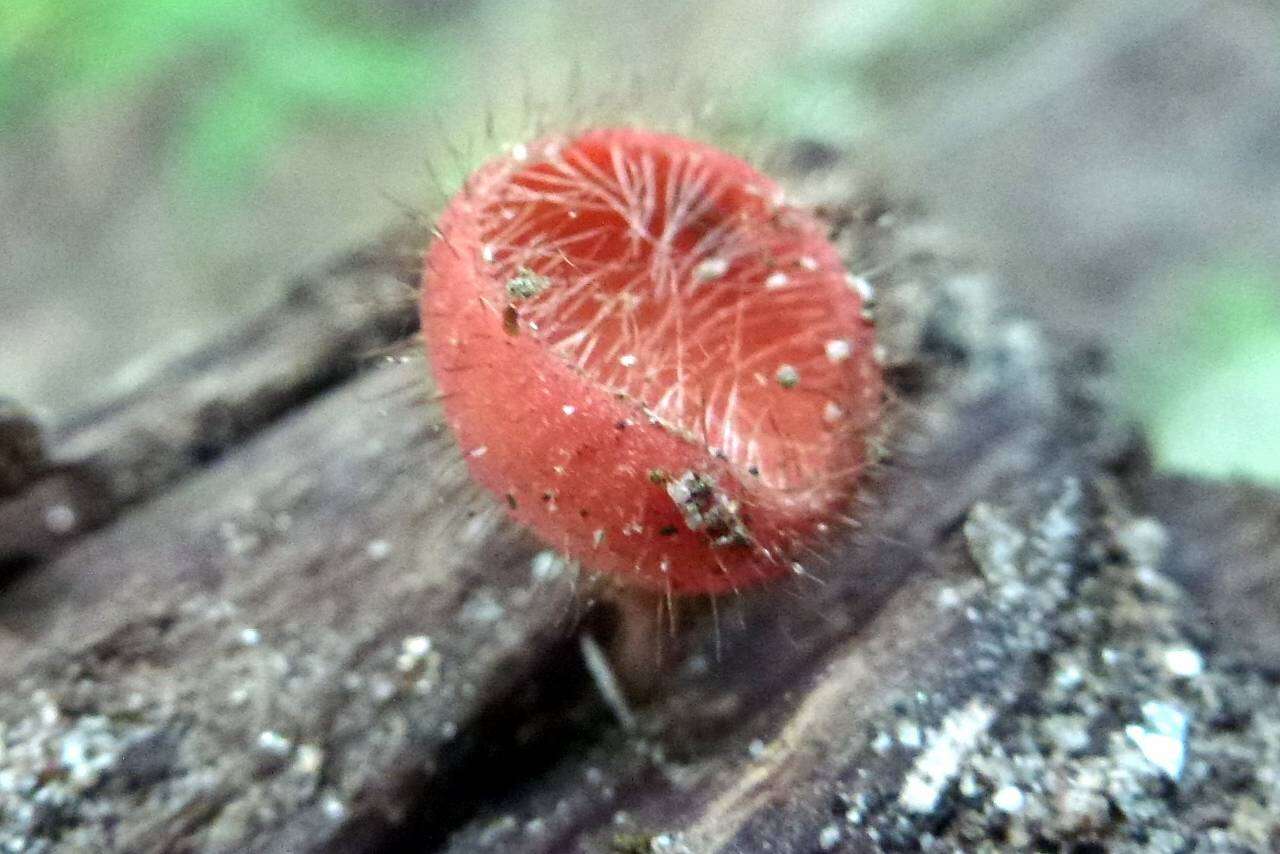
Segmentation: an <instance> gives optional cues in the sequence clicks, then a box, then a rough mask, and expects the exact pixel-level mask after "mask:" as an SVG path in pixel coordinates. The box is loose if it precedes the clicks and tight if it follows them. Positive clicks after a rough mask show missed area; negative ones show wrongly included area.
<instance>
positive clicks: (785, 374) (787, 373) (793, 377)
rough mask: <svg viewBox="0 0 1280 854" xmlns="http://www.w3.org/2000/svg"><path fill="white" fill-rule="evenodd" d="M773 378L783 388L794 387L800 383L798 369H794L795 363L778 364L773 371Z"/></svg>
mask: <svg viewBox="0 0 1280 854" xmlns="http://www.w3.org/2000/svg"><path fill="white" fill-rule="evenodd" d="M773 378H774V379H775V380H777V381H778V385H780V386H782V387H783V388H795V387H796V386H798V385H800V371H798V370H797V369H796V366H795V365H779V366H778V370H777V371H775V372H774V375H773Z"/></svg>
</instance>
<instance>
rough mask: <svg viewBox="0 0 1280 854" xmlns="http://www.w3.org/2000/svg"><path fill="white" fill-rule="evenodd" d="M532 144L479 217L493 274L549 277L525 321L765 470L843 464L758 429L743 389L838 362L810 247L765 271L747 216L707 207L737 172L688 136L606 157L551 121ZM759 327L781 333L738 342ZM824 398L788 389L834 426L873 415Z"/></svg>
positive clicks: (673, 418)
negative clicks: (680, 142)
mask: <svg viewBox="0 0 1280 854" xmlns="http://www.w3.org/2000/svg"><path fill="white" fill-rule="evenodd" d="M526 157H527V159H526V160H525V161H521V164H522V165H523V164H524V163H534V164H536V171H535V170H525V171H523V172H521V173H520V175H519V177H518V178H516V179H515V180H511V181H509V182H506V183H504V184H502V185H500V187H499V190H498V192H496V193H494V194H492V195H490V196H487V197H486V198H485V199H484V200H483V201H482V203H481V204H482V205H483V208H484V211H483V215H482V216H481V217H480V218H479V219H480V221H481V222H482V223H484V227H483V229H482V234H481V240H482V246H483V247H484V248H483V255H482V258H481V259H480V260H481V261H482V262H483V263H484V264H485V266H486V267H487V268H488V269H489V271H490V274H491V275H492V276H493V277H494V278H496V279H498V280H502V281H505V280H507V279H509V278H512V277H517V276H520V275H527V274H528V271H534V272H536V274H537V275H538V276H539V277H543V278H544V279H545V280H546V281H547V282H548V283H549V284H548V286H547V287H545V288H544V289H542V291H541V292H540V293H538V294H537V295H536V296H534V297H531V298H530V299H528V300H525V301H522V303H521V306H520V315H521V320H522V321H523V322H525V323H527V324H528V326H529V328H530V329H532V330H536V334H538V335H539V336H541V337H542V339H543V340H544V341H545V343H546V344H547V345H548V346H549V347H550V348H551V349H552V350H553V351H554V352H556V353H557V354H559V355H560V357H561V358H563V359H564V360H565V361H566V362H568V363H570V364H572V365H574V366H575V367H576V368H577V369H578V370H580V371H581V372H582V373H583V374H584V375H585V376H587V377H589V378H590V379H591V380H592V381H593V382H594V383H595V384H597V385H598V386H600V387H602V388H605V389H608V390H610V391H611V392H613V393H616V394H618V395H620V396H625V397H627V398H629V399H634V400H637V401H640V402H642V403H643V404H644V405H645V406H646V407H647V410H648V411H649V412H650V413H651V415H652V417H653V418H654V419H655V420H657V421H659V422H661V423H663V424H666V425H669V426H671V427H672V428H673V429H675V430H678V431H680V432H681V433H683V434H685V435H690V436H693V437H696V438H697V440H699V441H700V442H702V443H704V444H706V445H707V446H709V447H715V448H717V449H719V451H720V452H721V453H723V454H724V456H725V457H726V458H727V459H728V460H729V461H730V462H731V463H733V464H734V465H735V466H736V467H737V468H738V469H740V470H742V471H747V470H750V471H751V472H752V473H753V476H754V477H755V478H757V482H758V483H760V484H762V485H764V486H768V487H771V488H774V489H777V490H779V491H788V490H791V491H795V492H797V493H800V492H803V491H806V490H811V489H818V490H822V489H826V488H828V486H829V484H828V483H826V482H825V481H827V480H828V479H829V478H831V477H835V478H836V479H843V478H845V477H847V475H848V473H846V472H834V473H833V472H829V471H825V470H823V469H822V460H823V457H822V455H821V454H819V453H815V452H814V450H815V449H814V448H811V447H808V446H807V445H806V442H805V441H803V440H795V441H790V440H788V439H787V438H786V437H785V436H783V437H781V439H780V440H779V438H778V437H777V436H774V437H772V438H770V439H769V440H768V441H762V436H763V435H764V434H765V433H767V432H769V431H770V430H774V428H775V427H776V425H775V424H771V423H770V422H769V420H767V419H768V418H769V417H770V416H769V414H768V413H766V414H762V411H761V410H762V408H761V407H760V406H758V405H756V406H753V405H751V404H752V401H753V400H757V399H758V395H759V392H758V390H757V389H755V388H753V384H752V383H751V379H752V378H753V377H755V376H758V375H759V374H761V373H765V374H767V375H773V374H774V373H777V374H778V377H779V380H778V381H779V383H781V384H782V385H784V386H785V387H788V388H790V387H792V386H796V385H799V384H800V382H799V378H800V377H804V378H805V379H806V382H807V383H810V384H811V385H812V386H813V387H816V388H822V387H831V386H833V385H834V383H832V382H831V381H830V378H831V377H832V376H833V375H834V374H835V373H836V372H838V371H840V370H841V369H842V368H841V367H840V365H839V364H838V363H839V362H840V361H842V360H843V359H844V358H845V357H846V356H847V353H848V347H849V346H850V345H849V343H848V341H847V332H848V330H847V329H845V328H844V327H842V326H841V325H840V323H839V322H838V321H837V319H836V318H834V317H832V316H831V315H830V313H828V312H826V311H825V310H824V308H823V306H822V304H821V302H816V301H815V300H814V299H813V298H812V295H811V294H810V293H809V292H808V291H807V290H806V285H807V284H810V283H812V282H813V281H815V277H818V276H821V275H823V273H821V272H820V271H819V265H818V263H817V261H816V260H815V259H814V258H812V257H811V256H809V255H807V254H806V255H801V256H798V257H795V258H771V259H768V263H770V264H773V265H774V266H776V267H786V268H787V269H788V270H790V272H788V273H783V272H780V271H779V270H774V271H772V272H770V269H769V267H768V266H767V265H766V263H765V262H764V261H762V259H761V257H760V254H759V252H756V251H753V250H754V249H755V248H756V247H755V242H756V241H757V240H758V238H756V236H755V234H753V232H752V231H751V229H750V226H749V225H743V224H741V222H740V221H739V220H736V219H733V218H721V217H717V216H716V212H717V208H718V206H719V205H720V204H721V203H722V201H723V199H724V197H725V196H726V195H727V194H728V193H729V192H731V189H732V188H730V187H728V186H726V185H725V183H724V182H723V180H721V179H719V178H718V177H717V175H716V174H715V173H714V172H713V171H712V170H710V169H708V168H707V165H706V164H705V163H703V162H702V161H701V160H700V158H699V157H698V154H697V152H696V151H695V152H686V153H682V154H681V155H679V156H676V157H675V158H674V159H672V160H671V161H669V162H664V163H659V162H657V161H656V160H655V157H654V156H653V155H652V154H651V153H648V152H645V153H643V154H641V155H640V156H639V157H633V156H630V155H629V153H627V152H624V151H620V150H613V151H611V152H610V153H609V156H608V157H607V159H606V160H605V161H604V162H601V161H600V160H599V159H593V158H590V157H588V156H586V155H584V154H582V153H581V152H580V151H578V150H577V149H575V148H572V147H566V146H564V145H563V144H562V140H561V139H560V138H558V137H557V138H551V139H548V140H545V141H543V142H542V143H540V144H539V145H538V146H536V147H535V149H533V150H526ZM750 189H751V188H747V191H748V192H750ZM566 212H571V213H573V214H575V216H573V217H568V218H566V216H565V213H566ZM580 223H587V225H586V226H585V227H580V225H579V224H580ZM620 235H623V236H621V237H620ZM744 268H745V269H744ZM730 270H733V272H734V275H733V277H732V278H733V279H734V280H752V281H756V282H763V283H764V285H763V290H766V291H771V293H769V294H768V295H767V299H768V302H767V304H764V305H761V304H759V303H758V302H757V301H756V299H757V298H756V297H754V296H753V295H752V294H750V293H744V292H741V291H728V290H726V288H727V287H728V286H727V285H726V284H725V283H724V282H723V281H721V277H723V276H725V274H726V273H728V272H729V271H730ZM766 335H769V336H773V337H774V338H776V344H775V345H773V346H771V347H769V348H764V349H762V348H760V347H758V346H752V347H749V346H744V340H747V339H756V340H758V339H759V338H761V337H762V336H766ZM833 342H834V343H833ZM780 356H786V360H785V362H782V363H783V364H784V365H785V369H782V370H781V371H780V369H778V368H776V365H777V364H779V363H780V359H779V357H780ZM637 368H639V369H637ZM833 403H834V401H831V400H830V399H816V398H812V397H801V396H797V397H796V398H795V399H794V401H793V402H792V403H791V405H792V406H793V407H807V408H810V409H812V410H813V412H814V414H815V417H816V418H820V419H823V421H824V423H827V424H828V425H830V426H832V427H833V429H838V430H843V431H849V432H850V433H852V432H854V431H858V430H862V429H864V428H865V427H866V424H865V423H862V422H860V421H859V420H858V419H857V418H848V419H844V420H843V421H841V420H839V419H832V418H830V417H829V413H830V412H831V404H833ZM774 417H776V416H774ZM774 432H775V433H776V430H775V431H774Z"/></svg>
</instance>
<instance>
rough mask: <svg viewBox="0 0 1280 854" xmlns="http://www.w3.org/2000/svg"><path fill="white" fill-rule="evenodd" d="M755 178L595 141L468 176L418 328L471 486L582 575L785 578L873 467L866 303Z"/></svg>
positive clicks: (714, 160)
mask: <svg viewBox="0 0 1280 854" xmlns="http://www.w3.org/2000/svg"><path fill="white" fill-rule="evenodd" d="M861 284H862V283H861V282H860V280H858V279H854V278H852V277H850V276H848V275H847V273H846V271H845V269H844V266H843V264H842V262H841V259H840V257H839V255H838V253H837V251H836V249H835V248H834V247H833V246H832V245H831V243H830V242H829V240H828V239H827V237H826V233H825V228H824V226H823V225H822V223H820V222H819V221H818V220H817V219H816V218H815V217H814V216H812V215H811V214H809V213H808V212H806V211H803V210H800V209H798V208H794V207H791V206H788V205H787V204H786V202H785V201H784V199H783V196H782V193H781V191H780V189H779V187H778V186H777V185H776V184H775V183H774V182H773V181H771V180H770V179H769V178H767V177H766V176H764V175H762V174H761V173H760V172H758V171H757V170H755V169H754V168H753V167H751V166H750V165H748V164H747V163H745V162H743V161H742V160H739V159H738V158H736V157H733V156H731V155H728V154H726V153H724V152H722V151H719V150H717V149H715V148H712V147H709V146H707V145H704V144H701V143H697V142H693V141H691V140H688V139H684V138H681V137H676V136H670V135H664V134H657V133H650V132H646V131H640V130H634V129H604V130H592V131H588V132H585V133H582V134H580V135H576V136H561V137H550V138H546V139H543V140H540V141H538V142H536V143H532V144H529V145H518V146H515V147H514V148H513V149H512V150H511V152H510V153H509V154H508V155H507V156H504V157H501V158H499V159H497V160H494V161H492V162H490V163H488V164H487V165H485V166H484V167H482V168H481V169H480V170H478V171H477V172H476V173H474V174H473V175H472V176H471V177H470V179H469V180H468V181H467V183H466V185H465V187H464V188H463V189H462V191H461V192H460V193H459V194H458V195H457V196H456V197H455V198H454V199H453V200H452V202H451V203H450V205H449V206H448V208H447V209H446V210H445V212H444V214H443V215H442V217H441V219H440V221H439V224H438V232H437V237H436V239H435V241H434V242H433V244H432V246H431V248H430V250H429V251H428V256H427V265H426V272H425V281H424V288H423V298H422V318H423V328H424V332H425V334H426V338H427V346H428V351H429V355H430V359H431V364H432V368H433V370H434V373H435V377H436V380H437V384H438V387H439V390H440V392H441V396H442V398H443V404H444V407H445V412H446V415H447V419H448V422H449V424H450V425H451V427H452V428H453V430H454V432H455V434H456V436H457V438H458V441H459V442H460V444H461V446H462V449H463V452H464V454H465V456H466V458H467V460H468V463H469V465H470V467H471V469H472V471H473V473H474V475H475V477H476V478H477V479H478V480H479V481H480V482H481V483H483V484H484V485H485V486H487V487H488V488H489V489H491V490H493V491H494V492H495V493H497V495H498V496H499V497H500V498H501V499H502V500H503V502H504V503H505V504H506V506H507V507H508V508H509V509H510V511H511V513H512V514H513V515H514V516H515V517H516V518H517V519H518V520H520V521H521V522H523V523H524V524H526V525H528V526H530V527H532V528H533V529H534V530H535V531H536V532H537V533H539V534H540V535H541V536H542V537H543V538H544V539H545V540H547V541H548V543H549V544H551V545H552V546H554V547H556V548H558V549H561V550H563V551H564V552H565V553H567V554H568V555H570V556H572V557H575V558H577V559H579V560H580V561H581V562H582V563H583V565H584V566H586V567H587V568H590V569H594V570H599V571H602V572H607V573H610V574H612V575H614V576H615V577H616V578H618V579H619V580H621V581H624V582H629V583H635V584H639V585H642V586H645V587H649V588H653V589H657V590H663V591H668V592H673V593H697V592H712V593H714V592H720V591H724V590H729V589H735V588H738V587H741V586H744V585H747V584H751V583H755V582H758V581H761V580H763V579H766V578H770V577H773V576H776V575H779V574H781V573H785V572H789V571H792V570H793V567H794V565H795V561H796V560H799V559H801V557H800V556H801V554H802V552H803V551H805V550H806V549H809V548H812V547H813V546H814V545H815V544H816V542H817V541H818V540H819V539H820V538H821V536H822V534H823V533H824V532H825V531H827V530H828V529H829V528H830V527H832V526H833V525H835V524H837V520H838V519H839V518H841V517H842V515H843V514H844V512H845V510H846V509H847V507H848V506H849V504H850V502H851V501H852V498H853V495H854V492H855V490H856V487H857V484H858V480H859V477H860V475H861V473H862V472H863V469H864V467H865V465H866V457H867V439H868V434H869V432H870V431H871V430H872V429H873V428H874V425H875V424H876V422H877V420H878V415H879V410H880V405H881V396H882V380H881V375H880V370H879V367H878V365H877V364H876V362H875V360H874V358H873V353H872V350H873V347H874V333H873V328H872V326H871V323H870V321H869V320H868V319H867V317H866V311H865V309H866V306H865V304H864V303H865V301H866V289H865V286H862V287H860V285H861Z"/></svg>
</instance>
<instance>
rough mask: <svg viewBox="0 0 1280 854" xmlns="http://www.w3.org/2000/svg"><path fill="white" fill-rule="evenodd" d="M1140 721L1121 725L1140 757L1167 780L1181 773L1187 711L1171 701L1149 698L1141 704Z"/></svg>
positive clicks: (1184, 754)
mask: <svg viewBox="0 0 1280 854" xmlns="http://www.w3.org/2000/svg"><path fill="white" fill-rule="evenodd" d="M1142 718H1143V722H1142V723H1141V724H1129V725H1128V726H1126V727H1125V728H1124V734H1125V735H1126V736H1128V738H1129V740H1130V741H1132V742H1133V743H1134V744H1135V745H1136V746H1137V748H1138V750H1139V751H1140V752H1141V753H1142V755H1143V757H1144V758H1145V759H1146V760H1147V761H1148V762H1150V763H1151V764H1152V765H1154V766H1155V767H1157V768H1159V769H1160V770H1161V771H1162V772H1163V773H1164V774H1165V775H1166V776H1168V777H1169V779H1170V780H1175V781H1176V780H1177V779H1178V778H1179V777H1180V776H1182V766H1183V763H1185V762H1186V758H1187V724H1188V721H1187V714H1186V712H1184V711H1183V710H1182V709H1180V708H1179V707H1177V706H1175V705H1173V704H1172V703H1165V702H1158V701H1156V700H1149V701H1147V702H1145V703H1143V704H1142Z"/></svg>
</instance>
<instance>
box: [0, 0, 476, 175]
mask: <svg viewBox="0 0 1280 854" xmlns="http://www.w3.org/2000/svg"><path fill="white" fill-rule="evenodd" d="M0 5H2V6H3V8H0V131H3V130H5V129H7V128H13V127H16V126H19V125H21V124H23V123H25V122H30V121H32V120H35V119H37V118H39V117H40V116H42V115H51V114H52V115H56V114H58V113H62V114H65V113H66V112H68V111H71V112H74V111H76V110H81V109H91V108H92V106H93V104H94V101H95V100H96V99H97V98H98V97H99V96H103V95H109V94H111V93H112V92H115V91H118V90H122V89H131V88H147V87H152V88H156V89H157V90H159V91H160V92H161V97H162V98H170V99H173V100H176V101H177V102H178V104H179V106H178V108H177V109H176V110H173V111H172V115H161V116H157V118H159V119H160V121H162V122H165V123H168V122H175V123H176V127H174V128H173V130H172V133H170V134H169V136H168V138H167V139H166V140H165V144H166V145H168V146H169V147H170V150H169V152H167V154H168V156H167V157H166V159H167V160H169V161H170V162H171V163H172V164H173V165H174V166H175V167H176V170H177V175H176V177H177V178H178V186H179V187H180V188H181V189H182V190H185V191H188V192H193V193H197V194H200V195H201V196H203V197H205V198H206V199H213V198H218V197H220V196H223V195H225V194H226V193H228V192H234V191H235V190H237V189H241V188H242V187H243V186H244V184H245V182H247V181H250V180H251V179H252V177H253V176H254V173H255V170H256V168H257V167H258V166H259V165H260V163H261V161H262V159H263V158H264V157H266V156H267V155H268V154H269V153H270V152H271V151H272V149H273V146H274V145H276V144H277V143H278V142H280V141H281V140H282V139H284V138H285V137H286V136H287V135H288V134H290V133H291V132H293V131H294V130H296V129H298V128H300V127H305V126H307V124H308V123H309V122H312V121H314V120H316V119H324V120H329V121H333V120H335V119H340V120H344V121H352V120H359V119H361V118H364V117H370V116H383V115H386V114H387V113H388V112H391V111H394V110H396V109H400V108H405V107H408V106H410V105H412V104H415V103H419V102H420V101H421V99H423V98H424V97H425V96H428V95H429V94H430V93H431V92H432V91H433V90H439V89H440V88H441V87H442V86H444V85H445V84H446V83H447V78H448V70H449V68H450V67H451V64H452V62H451V60H452V57H453V56H454V55H455V54H456V52H457V49H458V46H457V44H456V39H455V38H450V35H449V33H448V32H447V30H446V29H445V28H443V27H438V26H434V27H433V26H429V25H428V24H430V23H432V21H431V20H430V19H429V18H428V17H427V16H425V15H424V16H419V17H418V18H416V19H413V18H410V19H408V20H407V21H406V20H405V19H404V16H400V17H397V16H394V15H387V14H373V13H371V12H370V10H369V9H368V8H366V6H365V5H362V4H360V3H357V2H345V3H344V2H337V3H334V2H329V3H323V4H321V3H317V2H309V0H4V3H3V4H0ZM405 23H408V24H410V26H404V24H405ZM169 80H171V81H174V84H173V85H172V86H170V87H169V88H168V91H165V85H164V84H165V83H166V81H169ZM188 81H196V82H198V84H199V85H198V87H191V88H189V89H188V90H186V91H179V90H176V87H177V86H181V85H182V84H183V83H184V82H188ZM170 103H171V102H170Z"/></svg>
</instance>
